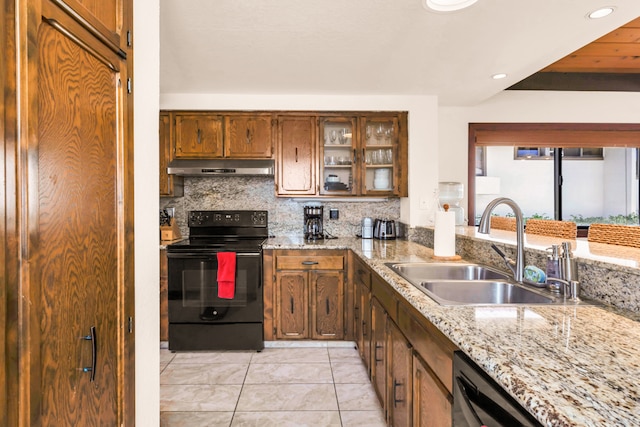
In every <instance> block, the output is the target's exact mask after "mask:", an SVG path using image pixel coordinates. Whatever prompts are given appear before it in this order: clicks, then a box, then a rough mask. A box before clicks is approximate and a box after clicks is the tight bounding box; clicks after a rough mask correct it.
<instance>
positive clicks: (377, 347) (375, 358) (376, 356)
mask: <svg viewBox="0 0 640 427" xmlns="http://www.w3.org/2000/svg"><path fill="white" fill-rule="evenodd" d="M379 348H384V347H383V346H381V345H378V344H376V348H375V350H374V355H373V358H374V360H375V361H376V362H384V359H378V349H379Z"/></svg>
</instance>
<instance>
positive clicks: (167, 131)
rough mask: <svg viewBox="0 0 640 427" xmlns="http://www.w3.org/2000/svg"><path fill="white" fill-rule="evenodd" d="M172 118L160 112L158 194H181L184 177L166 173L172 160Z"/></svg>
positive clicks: (182, 192)
mask: <svg viewBox="0 0 640 427" xmlns="http://www.w3.org/2000/svg"><path fill="white" fill-rule="evenodd" d="M172 134H173V120H171V115H170V114H169V113H160V133H159V138H160V196H173V197H176V196H182V195H183V194H184V179H183V178H182V177H178V176H175V175H169V174H168V173H167V166H168V165H169V162H170V161H171V160H173V152H174V148H173V139H172V138H171V135H172Z"/></svg>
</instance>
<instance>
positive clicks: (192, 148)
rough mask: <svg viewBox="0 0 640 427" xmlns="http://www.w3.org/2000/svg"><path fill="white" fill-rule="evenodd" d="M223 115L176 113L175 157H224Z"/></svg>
mask: <svg viewBox="0 0 640 427" xmlns="http://www.w3.org/2000/svg"><path fill="white" fill-rule="evenodd" d="M222 124H223V120H222V116H218V115H212V114H195V113H194V114H180V113H177V114H176V115H175V157H176V158H177V159H180V158H182V159H194V158H196V159H197V158H220V157H222V154H223V153H222Z"/></svg>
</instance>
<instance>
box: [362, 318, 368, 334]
mask: <svg viewBox="0 0 640 427" xmlns="http://www.w3.org/2000/svg"><path fill="white" fill-rule="evenodd" d="M362 336H363V337H366V336H367V322H365V321H364V320H363V321H362Z"/></svg>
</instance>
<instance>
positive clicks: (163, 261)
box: [160, 249, 169, 341]
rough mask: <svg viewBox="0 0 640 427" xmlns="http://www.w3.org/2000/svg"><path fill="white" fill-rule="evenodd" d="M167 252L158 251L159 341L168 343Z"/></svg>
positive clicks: (163, 250)
mask: <svg viewBox="0 0 640 427" xmlns="http://www.w3.org/2000/svg"><path fill="white" fill-rule="evenodd" d="M167 261H168V260H167V250H166V249H161V250H160V341H169V271H168V263H167Z"/></svg>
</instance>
